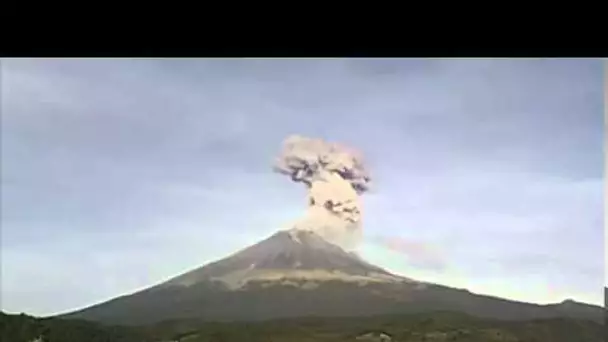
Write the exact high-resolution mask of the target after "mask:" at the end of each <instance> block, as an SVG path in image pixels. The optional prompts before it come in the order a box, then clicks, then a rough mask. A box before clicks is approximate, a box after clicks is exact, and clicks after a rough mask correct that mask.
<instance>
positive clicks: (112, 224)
mask: <svg viewBox="0 0 608 342" xmlns="http://www.w3.org/2000/svg"><path fill="white" fill-rule="evenodd" d="M1 67H2V69H1V77H2V84H1V86H2V88H1V95H2V97H1V104H2V107H1V109H2V126H1V134H2V136H1V139H2V141H1V142H2V145H1V152H2V179H1V181H2V183H1V185H2V202H1V205H2V207H1V209H2V239H1V247H2V257H1V263H2V264H1V266H2V268H1V272H2V273H1V278H0V279H1V295H2V298H1V299H2V300H1V301H0V302H1V308H2V310H6V311H9V312H27V313H31V314H38V315H46V314H54V313H58V312H64V311H68V310H72V309H76V308H81V307H84V306H88V305H91V304H94V303H97V302H101V301H104V300H107V299H110V298H113V297H116V296H118V295H123V294H127V293H130V292H133V291H136V290H140V289H143V288H145V287H148V286H150V285H153V284H156V283H159V282H161V281H164V280H166V279H168V278H170V277H173V276H175V275H177V274H180V273H182V272H185V271H188V270H190V269H192V268H195V267H198V266H200V265H202V264H204V263H207V262H210V261H212V260H216V259H218V258H221V257H224V256H226V255H228V254H230V253H233V252H235V251H236V250H238V249H240V248H243V247H245V246H247V245H249V244H252V243H255V242H257V241H258V240H260V239H262V238H265V237H267V236H268V235H270V234H272V233H274V232H275V231H277V230H278V229H281V228H284V227H285V226H286V225H287V224H288V223H290V222H292V221H293V220H294V219H297V218H298V217H300V216H301V215H302V214H303V213H304V209H305V205H306V198H305V189H304V187H303V186H302V185H301V184H295V183H291V182H290V181H289V179H287V178H286V177H284V176H281V175H279V174H276V173H273V172H272V170H271V163H272V162H273V159H274V158H275V156H276V155H277V154H278V152H279V149H280V146H281V142H282V140H283V139H284V138H285V137H286V136H288V135H290V134H294V133H295V134H302V135H309V136H312V137H320V138H325V139H328V140H332V141H338V142H342V143H345V144H349V145H352V146H354V147H356V148H357V149H359V150H361V151H362V152H363V153H364V155H365V158H366V160H367V162H368V166H369V169H370V172H371V175H372V177H373V179H374V185H373V189H372V191H370V192H369V193H366V194H365V195H364V206H365V212H364V215H365V216H364V223H363V227H364V228H363V229H364V234H365V243H364V244H363V245H362V246H361V249H360V253H361V254H362V255H363V256H364V257H365V258H366V259H368V260H369V261H371V262H374V263H377V264H379V265H381V266H383V267H385V268H387V269H389V270H391V271H394V272H397V273H400V274H403V275H406V276H409V277H413V278H417V279H420V280H426V281H433V282H438V283H442V284H446V285H451V286H455V287H460V288H468V289H470V290H472V291H474V292H479V293H486V294H492V295H497V296H502V297H507V298H512V299H518V300H525V301H531V302H539V303H546V302H555V301H561V300H563V299H565V298H574V299H577V300H580V301H585V302H590V303H598V304H600V303H603V293H602V291H601V290H600V289H601V287H602V286H603V284H604V282H605V280H604V271H605V269H604V253H603V252H604V251H603V248H604V247H603V245H604V242H605V237H604V230H603V207H602V205H603V178H602V177H603V141H604V140H603V139H604V136H603V127H604V126H603V90H602V87H603V77H602V61H601V60H593V59H572V60H565V59H562V60H558V59H536V60H525V59H521V60H508V59H503V60H484V59H470V60H450V59H439V60H422V59H419V60H405V59H402V60H400V59H385V60H382V59H375V60H373V59H333V60H332V59H328V60H324V59H302V60H297V59H293V60H279V59H266V60H255V59H215V60H203V59H199V60H196V59H172V60H170V59H166V60H153V59H145V60H143V59H142V60H129V59H113V60H110V59H107V60H103V59H98V60H95V59H89V60H78V59H66V60H59V59H58V60H45V59H36V60H27V59H23V60H7V59H5V60H2V61H1ZM383 239H384V240H386V239H388V240H390V239H396V240H400V241H401V240H403V241H408V242H409V245H412V244H414V245H419V246H425V248H427V249H432V250H433V251H434V252H433V253H434V254H433V255H434V258H435V259H434V260H435V261H437V260H439V261H438V262H432V263H429V262H425V258H424V256H421V254H420V253H418V254H416V253H403V251H402V252H399V251H397V250H394V249H393V250H391V249H389V248H386V246H385V244H381V243H378V241H382V240H383ZM422 254H424V253H422Z"/></svg>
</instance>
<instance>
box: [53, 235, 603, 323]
mask: <svg viewBox="0 0 608 342" xmlns="http://www.w3.org/2000/svg"><path fill="white" fill-rule="evenodd" d="M425 311H459V312H464V313H467V314H470V315H474V316H480V317H485V318H497V319H507V320H510V319H537V318H553V317H574V318H581V319H589V320H594V321H599V322H603V318H604V316H603V313H604V310H603V309H602V308H601V307H595V306H590V305H586V304H581V303H575V302H571V301H568V302H564V303H560V304H555V305H547V306H541V305H534V304H528V303H520V302H513V301H508V300H504V299H500V298H495V297H489V296H482V295H478V294H473V293H471V292H469V291H466V290H461V289H453V288H449V287H445V286H440V285H435V284H428V283H422V282H417V281H414V280H411V279H408V278H404V277H400V276H397V275H394V274H391V273H390V272H387V271H386V270H383V269H382V268H379V267H377V266H374V265H371V264H369V263H367V262H365V261H363V260H361V259H360V258H359V257H358V256H356V255H354V254H351V253H347V252H346V251H344V250H342V249H341V248H339V247H337V246H335V245H333V244H331V243H328V242H326V241H325V240H323V239H322V238H321V237H319V236H317V235H316V234H314V233H311V232H305V231H282V232H279V233H276V234H274V235H273V236H271V237H269V238H268V239H266V240H263V241H261V242H260V243H257V244H255V245H253V246H250V247H248V248H246V249H244V250H242V251H240V252H238V253H236V254H233V255H232V256H229V257H227V258H224V259H221V260H219V261H216V262H213V263H210V264H208V265H206V266H203V267H201V268H198V269H195V270H193V271H191V272H188V273H186V274H183V275H181V276H178V277H175V278H173V279H170V280H169V281H167V282H165V283H162V284H159V285H157V286H154V287H151V288H148V289H146V290H143V291H140V292H137V293H134V294H131V295H127V296H123V297H119V298H116V299H114V300H111V301H108V302H105V303H101V304H98V305H95V306H92V307H89V308H85V309H83V310H79V311H77V312H73V313H69V314H66V315H63V317H67V318H80V319H88V320H93V321H100V322H105V323H112V324H143V323H154V322H157V321H162V320H170V319H186V318H195V319H203V320H213V321H230V320H263V319H277V318H293V317H303V316H324V317H329V316H371V315H380V314H397V313H416V312H425Z"/></svg>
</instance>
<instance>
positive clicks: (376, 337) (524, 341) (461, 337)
mask: <svg viewBox="0 0 608 342" xmlns="http://www.w3.org/2000/svg"><path fill="white" fill-rule="evenodd" d="M604 334H605V327H604V326H603V325H602V324H599V323H595V322H591V321H583V320H574V319H546V320H534V321H522V322H512V321H511V322H510V321H497V320H483V319H478V318H473V317H470V316H467V315H464V314H457V313H449V312H437V313H433V314H417V315H400V316H376V317H367V318H362V317H359V318H330V319H325V318H307V319H291V320H273V321H266V322H249V323H245V322H224V323H211V322H199V321H195V320H176V321H169V322H163V323H159V324H155V325H148V326H140V327H115V326H101V325H99V324H95V323H90V322H85V321H78V320H62V319H61V320H60V319H40V318H34V317H29V316H25V315H6V314H2V315H1V316H0V339H1V340H2V341H7V342H30V341H33V340H34V339H35V338H37V337H39V336H40V337H42V339H43V341H44V342H83V341H86V342H97V341H99V342H101V341H104V342H123V341H124V342H163V341H180V342H207V341H208V342H231V341H235V342H236V341H239V342H242V341H251V342H257V341H259V342H281V341H285V342H313V341H314V342H324V341H327V342H343V341H353V342H356V341H363V342H365V341H370V342H372V341H386V337H387V336H388V337H390V341H391V342H400V341H401V342H421V341H426V342H429V341H454V342H457V341H462V342H499V341H501V342H573V341H576V342H600V341H603V336H604ZM383 338H384V340H383Z"/></svg>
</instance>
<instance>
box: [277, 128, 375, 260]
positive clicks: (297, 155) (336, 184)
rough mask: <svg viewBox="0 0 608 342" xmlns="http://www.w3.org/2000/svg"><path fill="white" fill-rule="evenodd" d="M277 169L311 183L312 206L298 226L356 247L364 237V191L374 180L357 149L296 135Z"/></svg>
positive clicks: (279, 160)
mask: <svg viewBox="0 0 608 342" xmlns="http://www.w3.org/2000/svg"><path fill="white" fill-rule="evenodd" d="M274 169H275V171H277V172H279V173H281V174H285V175H288V176H290V177H291V179H292V180H293V181H294V182H299V183H303V184H305V185H306V186H307V187H308V209H307V211H306V215H305V216H304V217H303V218H302V219H300V220H299V221H297V222H296V223H295V224H294V227H293V228H294V229H301V230H311V231H314V232H315V233H317V234H319V235H320V236H322V237H323V238H324V239H326V240H327V241H329V242H331V243H334V244H336V245H338V246H340V247H342V248H344V249H346V250H352V249H353V248H354V247H356V245H357V243H358V241H359V239H360V238H361V215H362V206H361V199H360V195H361V194H363V193H364V192H365V191H367V190H368V189H369V184H370V176H369V174H368V172H367V170H366V169H365V166H364V164H363V160H362V157H361V155H360V154H359V153H357V151H355V150H353V149H350V148H348V147H346V146H342V145H339V144H336V143H330V142H326V141H323V140H321V139H314V138H307V137H303V136H299V135H294V136H290V137H289V138H287V139H286V140H285V141H284V143H283V149H282V151H281V154H280V156H279V158H278V159H277V161H276V164H275V167H274Z"/></svg>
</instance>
